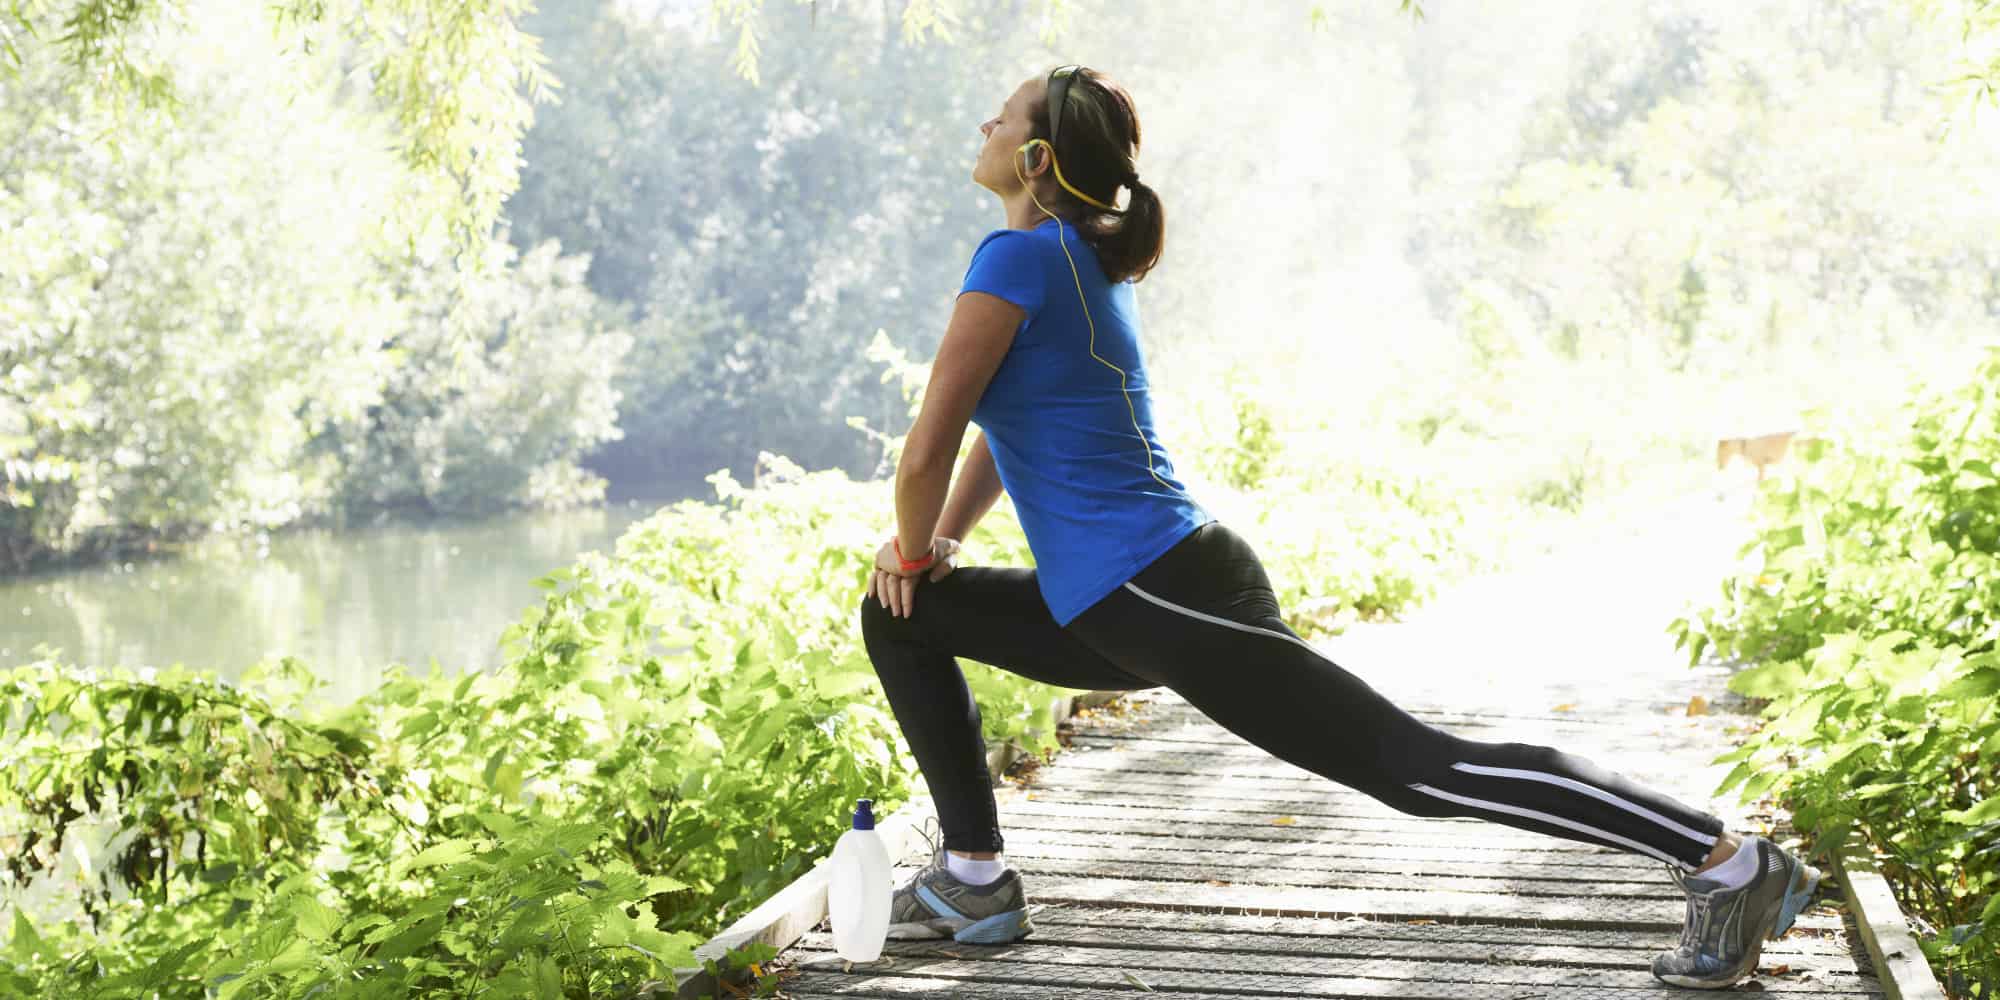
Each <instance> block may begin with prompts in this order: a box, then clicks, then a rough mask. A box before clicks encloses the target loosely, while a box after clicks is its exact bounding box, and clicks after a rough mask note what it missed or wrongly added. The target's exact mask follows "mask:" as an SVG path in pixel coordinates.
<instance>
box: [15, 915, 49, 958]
mask: <svg viewBox="0 0 2000 1000" xmlns="http://www.w3.org/2000/svg"><path fill="white" fill-rule="evenodd" d="M12 950H13V952H14V958H15V960H16V961H18V962H21V963H23V964H26V963H27V962H28V961H29V960H31V959H33V958H34V957H35V956H36V955H38V954H40V953H41V950H42V936H41V935H40V934H37V933H35V924H34V922H33V921H31V920H29V919H28V914H27V911H25V910H23V909H21V908H20V907H15V909H14V941H13V944H12Z"/></svg>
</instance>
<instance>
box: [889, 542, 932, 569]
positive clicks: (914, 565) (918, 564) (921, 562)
mask: <svg viewBox="0 0 2000 1000" xmlns="http://www.w3.org/2000/svg"><path fill="white" fill-rule="evenodd" d="M889 544H891V545H893V546H895V547H896V562H897V564H898V565H900V566H902V567H903V572H905V573H914V572H916V571H917V570H920V569H924V568H925V567H927V566H929V565H930V564H931V563H934V562H937V546H935V545H933V546H931V550H930V551H929V552H927V553H925V554H924V557H923V558H922V559H917V560H910V559H905V558H903V539H902V537H901V536H897V537H895V538H891V539H889Z"/></svg>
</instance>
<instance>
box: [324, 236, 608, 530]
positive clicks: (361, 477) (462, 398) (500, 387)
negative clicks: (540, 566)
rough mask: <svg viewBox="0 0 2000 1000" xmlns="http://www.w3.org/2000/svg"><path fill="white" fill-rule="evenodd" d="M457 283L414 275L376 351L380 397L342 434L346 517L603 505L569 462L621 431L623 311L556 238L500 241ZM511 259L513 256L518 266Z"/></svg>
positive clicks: (591, 481)
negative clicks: (379, 511)
mask: <svg viewBox="0 0 2000 1000" xmlns="http://www.w3.org/2000/svg"><path fill="white" fill-rule="evenodd" d="M487 252H488V254H489V256H490V257H491V258H492V259H491V260H490V261H489V262H488V263H487V265H486V266H485V267H482V268H480V269H478V271H477V273H475V274H472V275H469V276H466V277H465V279H464V280H454V279H452V278H450V277H449V276H448V275H443V274H425V273H422V272H416V273H413V274H411V275H410V278H409V281H410V284H411V285H412V286H414V287H413V288H412V289H411V290H409V291H406V292H405V295H404V297H405V298H407V299H410V300H413V301H415V302H417V303H420V305H419V306H418V307H417V308H416V309H415V310H413V311H414V312H415V315H414V316H412V317H411V320H410V322H409V323H408V324H407V325H406V326H404V328H403V329H402V331H401V332H399V333H398V334H397V336H396V337H395V338H394V339H392V340H391V341H389V343H388V344H387V345H385V352H386V357H387V358H388V359H389V360H390V361H391V362H392V363H393V367H392V368H391V370H390V372H389V375H388V379H387V382H386V384H385V385H384V386H383V388H382V398H381V401H380V402H379V403H378V404H377V405H375V406H373V407H370V408H369V412H368V417H367V419H366V420H365V421H360V422H357V423H356V424H355V425H353V426H351V427H349V428H346V429H345V433H344V434H342V435H340V436H341V437H342V438H343V439H344V440H342V441H341V442H340V446H341V448H340V450H341V456H340V457H341V467H342V468H343V469H344V470H345V476H344V485H343V494H344V496H343V500H344V505H345V506H346V507H348V508H349V509H356V510H368V509H375V508H381V507H395V506H416V507H419V508H421V509H423V510H425V511H426V512H430V513H445V512H452V513H464V514H481V513H487V512H489V511H492V510H494V509H497V508H501V507H516V506H524V507H560V506H568V505H571V504H575V503H579V502H589V501H595V500H600V499H602V497H603V493H604V481H603V480H602V479H599V478H597V477H595V476H591V475H589V474H588V473H585V472H583V471H582V470H581V469H579V468H577V466H576V465H575V461H576V457H577V456H579V455H582V454H584V453H586V452H588V451H590V450H591V449H592V448H594V447H596V446H597V445H598V444H600V443H602V442H604V441H607V440H612V439H615V438H616V437H617V436H618V427H617V417H618V393H617V392H616V391H615V390H614V389H612V388H611V382H612V378H613V376H614V375H615V374H616V373H617V372H618V371H619V370H620V368H621V367H622V366H623V362H624V360H625V356H626V353H627V352H628V351H629V350H630V349H631V345H632V339H631V336H630V335H629V334H628V333H626V332H625V328H624V318H623V316H622V315H620V314H619V312H618V310H616V309H615V308H614V307H612V306H610V305H609V304H607V303H605V302H603V301H602V300H600V299H598V298H597V296H595V295H593V294H591V292H590V289H589V288H588V287H586V286H585V285H584V283H583V272H584V268H585V266H586V264H587V263H588V261H586V260H584V259H583V258H580V257H559V256H558V255H557V250H556V245H555V243H554V242H553V241H551V242H546V243H543V244H541V245H540V246H538V247H536V248H534V249H533V250H531V251H529V252H528V253H527V254H525V255H517V254H516V253H515V251H514V249H513V248H512V247H511V246H509V245H508V244H505V243H496V244H493V245H492V246H491V247H489V248H488V250H487ZM517 256H519V259H518V260H516V257H517Z"/></svg>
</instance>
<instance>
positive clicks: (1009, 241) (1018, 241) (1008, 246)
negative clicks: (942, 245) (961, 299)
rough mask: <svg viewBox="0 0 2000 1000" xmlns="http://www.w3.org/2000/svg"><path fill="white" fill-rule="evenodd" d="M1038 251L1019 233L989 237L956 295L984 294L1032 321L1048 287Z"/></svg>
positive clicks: (1032, 240) (1032, 241) (976, 252)
mask: <svg viewBox="0 0 2000 1000" xmlns="http://www.w3.org/2000/svg"><path fill="white" fill-rule="evenodd" d="M1039 249H1040V248H1038V247H1036V246H1035V238H1034V237H1033V236H1032V235H1030V234H1028V233H1024V232H1021V231H1019V230H1014V229H998V230H995V231H993V232H991V233H988V234H987V236H986V238H985V239H984V240H981V241H980V243H979V249H977V250H974V251H973V252H972V266H971V267H968V268H966V269H965V284H964V286H963V287H961V288H960V289H959V290H958V292H959V294H960V295H963V294H965V293H966V292H985V293H986V294H988V295H993V296H997V297H999V298H1002V299H1006V300H1007V301H1009V302H1012V303H1014V304H1015V305H1017V306H1020V307H1021V309H1022V310H1023V311H1025V312H1026V313H1027V314H1028V315H1027V319H1028V320H1032V319H1034V318H1035V316H1036V315H1037V314H1038V313H1040V312H1041V311H1042V302H1043V297H1044V295H1045V294H1046V289H1047V286H1048V274H1047V272H1046V271H1044V270H1043V268H1042V259H1041V255H1040V254H1039V253H1038V252H1037V251H1038V250H1039ZM1024 322H1025V321H1024Z"/></svg>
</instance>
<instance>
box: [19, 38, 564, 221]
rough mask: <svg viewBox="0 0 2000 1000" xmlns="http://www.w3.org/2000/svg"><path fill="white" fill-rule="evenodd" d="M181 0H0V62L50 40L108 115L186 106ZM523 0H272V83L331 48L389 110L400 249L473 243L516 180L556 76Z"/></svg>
mask: <svg viewBox="0 0 2000 1000" xmlns="http://www.w3.org/2000/svg"><path fill="white" fill-rule="evenodd" d="M187 6H188V4H187V3H186V2H185V0H16V2H13V3H10V4H9V5H8V6H7V7H6V8H5V9H0V55H4V59H0V64H4V66H5V68H6V70H8V71H10V72H11V73H14V74H18V73H20V72H21V71H22V68H23V66H24V65H25V64H28V63H31V62H33V61H35V59H36V58H37V55H38V53H36V52H35V51H33V50H35V49H37V48H41V47H49V48H53V49H55V50H57V53H56V54H58V55H59V56H60V57H61V59H62V61H63V62H64V63H66V64H67V71H66V72H65V73H63V74H62V75H61V76H60V77H59V78H57V82H58V85H59V86H60V87H61V89H63V90H64V91H65V92H66V93H72V94H74V93H75V92H77V91H80V90H86V91H91V92H92V93H91V95H90V96H101V97H102V98H103V99H104V100H105V101H107V102H108V103H110V104H111V105H112V106H114V107H115V108H116V109H117V116H118V117H119V118H120V119H124V118H125V117H126V113H127V112H128V111H129V110H130V108H129V105H131V104H133V103H135V101H134V100H133V99H136V104H137V105H138V107H139V108H140V109H142V110H143V111H145V112H149V113H151V112H165V113H168V114H170V115H175V116H178V115H179V114H180V113H181V112H183V111H184V110H185V109H186V107H187V104H188V102H187V101H184V100H183V99H182V98H183V95H184V94H185V87H186V83H187V81H186V80H185V78H184V77H183V72H184V71H185V67H184V66H181V65H177V64H176V62H175V60H174V58H173V56H172V52H173V49H174V47H175V44H176V43H177V42H178V41H179V39H178V37H177V35H178V33H177V32H176V30H175V28H176V27H178V23H179V22H184V21H185V20H187V10H186V7H187ZM528 7H529V0H477V2H471V3H466V2H451V3H444V2H436V0H285V2H283V3H280V4H277V5H274V6H273V7H272V13H273V15H274V16H275V19H276V27H277V28H278V31H277V38H278V41H279V43H280V45H279V47H280V48H281V49H282V50H283V52H284V62H285V64H286V66H287V67H288V69H289V72H288V73H287V77H288V79H285V80H282V81H279V89H280V91H281V92H282V91H286V90H291V89H293V87H294V86H295V85H296V84H297V83H299V82H300V81H307V82H312V81H317V80H319V79H321V78H322V77H321V73H322V71H323V63H322V61H321V60H320V59H319V57H318V56H317V55H316V53H315V50H316V49H318V50H327V49H331V50H334V51H335V52H337V53H339V54H340V55H341V56H342V58H344V59H345V60H347V61H348V65H347V66H346V67H345V68H347V69H351V70H354V71H355V72H356V78H357V79H361V80H365V81H367V83H368V86H369V88H370V90H371V91H372V96H373V98H374V100H375V102H376V103H377V104H378V105H379V106H380V107H382V108H384V109H386V110H387V111H388V113H389V114H390V115H391V116H392V118H393V120H394V122H395V126H396V138H395V140H394V143H393V145H394V148H396V150H397V151H398V153H399V154H400V158H401V159H402V161H403V162H404V163H405V164H406V165H407V166H408V167H409V168H410V169H411V170H412V171H413V172H414V173H415V174H416V175H417V176H418V177H420V178H421V179H422V181H423V183H421V184H420V185H418V186H417V187H416V188H414V189H412V191H411V193H410V197H409V198H407V199H406V200H405V201H404V202H403V203H402V205H401V209H402V210H401V211H398V212H396V213H394V214H393V215H392V218H395V219H398V220H400V221H402V222H404V223H405V224H406V226H407V228H406V229H405V231H404V235H405V237H406V238H407V241H408V243H409V246H410V247H411V248H412V249H415V248H416V246H417V244H418V241H419V240H420V239H421V240H423V241H425V242H433V241H435V240H436V239H437V237H438V236H439V235H440V234H439V233H438V230H440V229H443V228H449V229H450V231H451V233H452V234H453V236H454V237H455V241H456V243H457V245H458V247H459V249H461V250H463V251H468V252H475V253H476V252H477V251H478V250H479V249H480V245H481V244H482V243H484V242H485V240H486V238H487V234H488V233H489V231H490V230H491V229H492V226H493V223H494V221H495V220H496V219H497V218H498V217H499V215H500V208H501V204H502V203H503V202H504V201H505V200H506V198H507V196H508V195H509V194H512V193H513V191H514V189H515V187H517V186H518V184H519V179H520V178H519V170H520V157H519V149H520V139H521V134H522V133H523V132H525V131H526V130H527V128H528V125H529V123H530V121H531V120H532V118H533V114H534V111H533V102H534V101H535V100H536V99H537V98H540V97H542V96H544V94H545V93H546V92H547V91H549V90H551V89H553V88H554V87H555V86H557V82H556V80H555V79H554V78H553V77H552V76H550V75H549V74H548V72H547V71H546V70H545V69H544V67H543V59H542V57H541V53H540V49H539V46H538V45H537V44H536V41H535V39H534V38H533V37H532V36H530V35H527V34H525V33H523V32H522V31H521V30H520V28H519V27H518V25H517V23H516V22H517V21H518V19H519V18H520V17H521V15H522V14H523V13H525V11H526V10H527V9H528ZM196 20H199V17H197V18H196ZM251 20H253V21H254V22H258V23H260V24H261V19H251ZM266 34H267V36H268V35H269V34H270V33H269V32H266ZM24 42H25V44H24ZM251 44H252V45H254V44H255V43H254V42H253V43H251ZM272 96H274V97H278V96H282V93H278V94H273V95H272ZM475 259H476V258H475Z"/></svg>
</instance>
